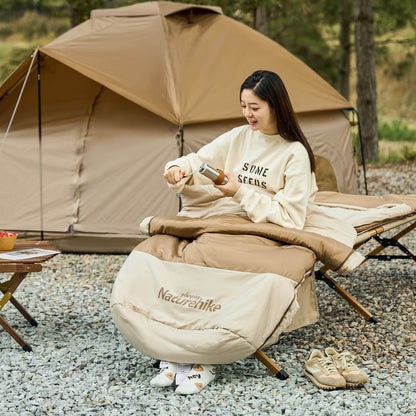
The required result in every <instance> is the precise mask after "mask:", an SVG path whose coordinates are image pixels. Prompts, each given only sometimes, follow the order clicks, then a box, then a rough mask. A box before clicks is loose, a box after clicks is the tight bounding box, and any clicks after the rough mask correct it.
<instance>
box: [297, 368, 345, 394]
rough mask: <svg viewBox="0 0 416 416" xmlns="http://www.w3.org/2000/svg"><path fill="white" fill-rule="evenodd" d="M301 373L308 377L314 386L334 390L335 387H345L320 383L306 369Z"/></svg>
mask: <svg viewBox="0 0 416 416" xmlns="http://www.w3.org/2000/svg"><path fill="white" fill-rule="evenodd" d="M303 374H305V376H306V377H308V379H309V380H311V381H312V383H313V384H315V386H317V387H319V388H320V389H324V390H335V389H341V388H344V387H345V386H339V387H337V386H330V385H329V384H322V383H320V382H319V381H318V380H317V379H316V378H315V377H314V376H313V375H312V374H311V373H309V372H308V371H306V370H305V371H304V372H303Z"/></svg>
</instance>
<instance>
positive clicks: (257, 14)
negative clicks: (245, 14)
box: [254, 6, 270, 36]
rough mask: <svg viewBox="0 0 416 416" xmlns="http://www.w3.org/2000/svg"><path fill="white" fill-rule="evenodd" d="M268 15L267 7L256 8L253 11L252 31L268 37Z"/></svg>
mask: <svg viewBox="0 0 416 416" xmlns="http://www.w3.org/2000/svg"><path fill="white" fill-rule="evenodd" d="M269 20H270V13H269V10H268V9H267V6H258V7H256V9H255V10H254V29H256V30H257V31H259V32H260V33H263V35H266V36H269Z"/></svg>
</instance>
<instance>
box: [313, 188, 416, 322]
mask: <svg viewBox="0 0 416 416" xmlns="http://www.w3.org/2000/svg"><path fill="white" fill-rule="evenodd" d="M315 203H316V204H318V205H320V206H326V207H336V208H341V209H345V210H347V211H348V210H349V211H351V210H353V211H359V212H362V213H363V214H364V215H363V216H362V217H361V218H356V220H355V221H352V222H353V223H354V224H353V225H354V227H355V229H356V232H357V236H356V239H355V243H354V249H356V250H357V249H359V248H360V247H361V249H360V250H361V251H362V252H364V253H366V251H367V250H365V245H366V244H367V243H369V242H371V241H376V242H377V243H378V244H377V247H375V248H373V249H371V251H369V252H367V254H365V258H366V260H371V259H375V260H383V261H390V260H393V259H400V260H413V261H416V255H415V254H414V253H413V252H412V251H411V250H410V249H409V248H408V247H406V246H405V245H404V244H403V243H402V242H400V241H399V240H400V239H401V238H402V237H404V236H406V235H408V234H409V233H410V232H411V231H413V230H414V229H415V228H416V195H411V194H408V195H397V194H387V195H383V196H373V195H350V194H342V193H339V192H318V193H317V195H316V198H315ZM385 208H392V209H391V210H389V209H387V210H386V209H385ZM386 211H387V212H386ZM395 230H396V231H395ZM388 232H389V234H390V235H389V236H388V237H387V236H386V234H387V233H388ZM392 233H393V235H391V234H392ZM362 246H363V247H362ZM388 247H396V248H397V249H398V250H400V251H401V252H402V254H391V253H390V254H387V255H382V254H379V253H380V252H382V251H383V250H384V249H386V248H388ZM328 270H329V269H328V267H326V266H323V267H321V268H320V269H319V270H317V271H316V272H315V276H316V279H317V280H321V281H323V282H325V283H326V284H327V285H328V286H329V287H330V288H332V289H333V290H335V291H336V292H337V293H338V294H339V295H340V296H341V297H343V298H344V299H345V300H346V301H347V302H348V303H349V304H350V305H351V306H352V307H353V308H354V309H355V310H356V311H357V312H358V313H360V314H361V315H362V316H363V317H364V318H365V319H366V320H368V321H370V322H374V323H375V322H377V320H376V318H375V317H374V316H373V314H372V313H371V312H370V311H369V310H368V309H367V308H366V307H364V306H363V305H362V304H361V303H360V302H359V301H358V300H357V299H355V298H354V297H353V296H352V295H351V294H350V293H349V292H347V291H346V290H345V289H344V288H343V287H342V286H340V285H339V284H338V282H337V281H336V279H335V278H334V277H332V276H330V275H329V273H328Z"/></svg>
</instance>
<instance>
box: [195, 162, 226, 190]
mask: <svg viewBox="0 0 416 416" xmlns="http://www.w3.org/2000/svg"><path fill="white" fill-rule="evenodd" d="M198 172H199V173H201V174H202V175H204V176H206V177H207V178H209V179H211V180H212V181H213V182H214V183H215V184H216V185H225V184H226V183H227V182H228V178H227V177H226V176H225V174H224V171H222V170H221V169H215V168H213V167H211V166H209V165H208V164H207V163H203V164H202V165H201V166H200V168H199V171H198Z"/></svg>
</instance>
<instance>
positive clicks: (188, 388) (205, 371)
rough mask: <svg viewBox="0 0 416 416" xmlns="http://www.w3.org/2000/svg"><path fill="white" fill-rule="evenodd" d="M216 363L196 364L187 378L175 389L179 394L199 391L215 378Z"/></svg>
mask: <svg viewBox="0 0 416 416" xmlns="http://www.w3.org/2000/svg"><path fill="white" fill-rule="evenodd" d="M215 370H216V367H215V365H208V364H203V365H201V364H195V365H194V366H193V367H192V370H191V371H190V372H189V374H188V375H187V376H186V378H185V380H184V381H182V383H181V384H179V386H178V387H177V389H176V390H175V392H176V393H178V394H194V393H199V392H200V391H201V390H202V389H203V388H204V387H205V386H207V385H208V384H209V383H210V382H211V381H212V380H214V378H215Z"/></svg>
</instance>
